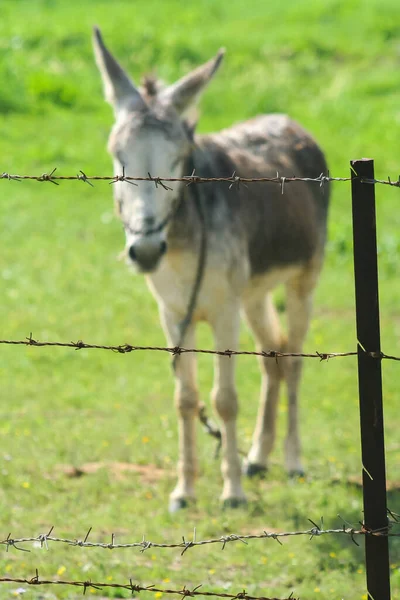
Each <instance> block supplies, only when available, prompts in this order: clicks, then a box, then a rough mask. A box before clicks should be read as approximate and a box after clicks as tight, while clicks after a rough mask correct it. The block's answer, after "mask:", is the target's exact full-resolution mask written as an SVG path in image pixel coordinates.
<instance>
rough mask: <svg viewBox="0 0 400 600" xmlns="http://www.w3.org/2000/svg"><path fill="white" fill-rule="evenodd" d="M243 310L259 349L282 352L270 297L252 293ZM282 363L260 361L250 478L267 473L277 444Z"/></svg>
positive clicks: (246, 466) (281, 339) (245, 298)
mask: <svg viewBox="0 0 400 600" xmlns="http://www.w3.org/2000/svg"><path fill="white" fill-rule="evenodd" d="M243 308H244V313H245V316H246V320H247V322H248V324H249V326H250V327H251V329H252V331H253V333H254V336H255V338H256V342H257V349H258V350H259V351H262V350H282V348H283V345H284V339H283V335H282V332H281V327H280V324H279V317H278V314H277V312H276V309H275V306H274V304H273V302H272V297H271V295H270V294H265V290H260V291H258V290H257V291H253V290H250V291H249V292H248V293H247V294H246V295H245V296H244V298H243ZM281 361H282V359H281ZM281 361H279V363H278V361H277V360H275V359H273V358H260V367H261V373H262V384H261V396H260V405H259V409H258V416H257V422H256V428H255V431H254V435H253V442H252V445H251V448H250V451H249V454H248V456H247V461H246V462H245V473H246V475H248V476H249V477H252V476H253V475H256V474H258V473H259V474H263V473H265V471H266V470H267V458H268V455H269V453H270V452H271V450H272V448H273V445H274V442H275V435H276V412H277V406H278V400H279V387H280V381H281V379H282V376H283V373H282V366H281Z"/></svg>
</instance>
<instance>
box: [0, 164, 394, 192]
mask: <svg viewBox="0 0 400 600" xmlns="http://www.w3.org/2000/svg"><path fill="white" fill-rule="evenodd" d="M56 169H57V167H55V168H54V169H53V170H52V171H50V173H43V174H42V175H13V174H10V173H6V172H3V173H2V174H1V175H0V179H7V180H8V181H23V180H33V181H41V182H50V183H53V184H55V185H59V183H58V182H60V181H83V182H84V183H89V184H90V185H92V186H93V184H92V183H90V182H91V181H108V182H109V183H111V184H112V183H117V182H126V183H132V184H135V182H140V181H152V182H153V183H154V184H155V186H156V187H158V186H159V185H160V186H161V187H163V188H164V189H166V190H169V189H171V188H170V187H169V186H168V185H167V184H168V183H173V182H182V183H186V184H187V185H191V184H193V183H217V182H219V183H221V182H225V183H228V184H229V189H231V188H232V187H233V186H239V185H240V184H243V185H247V184H249V183H277V184H278V185H280V186H281V190H282V193H283V190H284V186H285V185H286V184H287V183H293V182H296V181H303V182H308V183H318V184H319V186H320V187H323V186H324V185H325V184H326V183H328V182H331V181H351V177H331V176H330V175H329V173H328V174H327V175H324V174H323V173H321V174H320V175H318V177H297V176H295V175H293V176H292V177H287V176H282V175H279V173H277V174H276V176H275V177H239V176H238V175H236V172H233V173H232V175H231V176H229V177H200V176H199V175H195V173H194V172H193V173H192V174H191V175H184V176H182V177H160V176H157V177H154V176H152V175H150V173H148V175H147V177H131V176H127V175H125V167H123V168H122V174H121V175H91V176H89V175H86V174H85V173H84V172H83V171H82V170H80V171H79V173H78V174H77V175H54V173H55V171H56ZM360 181H361V183H366V184H370V185H375V184H382V185H388V186H391V187H398V188H400V176H399V177H398V179H394V180H393V179H392V178H391V177H390V176H389V177H387V179H367V178H362V177H360Z"/></svg>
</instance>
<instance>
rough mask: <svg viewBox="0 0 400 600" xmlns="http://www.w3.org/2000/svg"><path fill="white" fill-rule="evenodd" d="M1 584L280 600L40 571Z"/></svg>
mask: <svg viewBox="0 0 400 600" xmlns="http://www.w3.org/2000/svg"><path fill="white" fill-rule="evenodd" d="M0 583H24V584H25V585H68V586H74V587H79V588H82V589H83V594H85V593H86V590H88V589H92V590H93V589H94V590H102V589H104V588H112V589H123V590H128V591H130V592H131V593H132V594H134V593H135V592H136V593H139V592H151V593H152V594H174V595H178V596H181V597H182V598H187V597H191V598H194V597H195V596H207V597H214V598H232V599H234V600H239V599H240V600H278V598H270V597H267V596H250V595H249V594H247V593H246V590H243V591H241V592H238V593H237V594H228V593H225V592H213V591H208V592H207V591H203V590H200V588H201V584H200V585H197V586H196V587H194V588H193V589H189V588H187V587H186V586H185V585H184V586H183V587H182V588H181V589H179V590H171V589H165V588H158V587H155V586H154V585H147V586H143V585H140V584H137V583H133V581H132V579H129V582H128V583H110V582H109V581H108V582H107V583H104V582H93V581H91V580H90V579H89V580H87V581H64V580H62V579H40V578H39V573H38V570H37V569H36V574H35V575H34V576H33V577H31V578H30V579H24V578H22V577H0ZM285 600H296V599H295V598H294V597H293V593H291V594H290V596H288V597H287V598H286V599H285Z"/></svg>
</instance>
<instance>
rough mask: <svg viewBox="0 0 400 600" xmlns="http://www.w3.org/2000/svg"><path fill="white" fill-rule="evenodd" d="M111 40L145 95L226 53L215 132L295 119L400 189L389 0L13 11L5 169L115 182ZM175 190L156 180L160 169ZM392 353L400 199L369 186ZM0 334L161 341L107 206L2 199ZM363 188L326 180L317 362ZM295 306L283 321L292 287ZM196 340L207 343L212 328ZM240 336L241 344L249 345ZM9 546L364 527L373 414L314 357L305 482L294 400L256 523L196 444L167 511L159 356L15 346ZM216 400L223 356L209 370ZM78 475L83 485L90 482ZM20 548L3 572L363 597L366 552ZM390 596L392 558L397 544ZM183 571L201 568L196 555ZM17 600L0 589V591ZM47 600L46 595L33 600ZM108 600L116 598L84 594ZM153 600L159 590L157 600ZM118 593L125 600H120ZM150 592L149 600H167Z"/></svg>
mask: <svg viewBox="0 0 400 600" xmlns="http://www.w3.org/2000/svg"><path fill="white" fill-rule="evenodd" d="M94 24H97V25H99V26H100V27H101V29H102V32H103V34H104V38H105V41H106V43H107V44H108V46H109V47H110V49H111V50H112V52H113V53H114V54H115V56H117V57H118V59H119V60H120V62H121V64H123V66H124V67H125V68H126V69H127V70H128V71H129V73H130V74H131V76H132V77H133V79H134V80H135V81H136V82H139V81H140V78H141V76H142V74H144V73H148V72H155V73H156V74H157V75H158V76H160V77H161V78H162V79H164V80H165V81H167V82H173V81H174V80H175V79H177V78H178V77H180V76H182V75H183V74H185V73H186V72H188V71H189V70H190V69H192V68H194V67H196V66H197V65H198V64H200V63H202V62H204V61H206V60H208V59H209V58H210V57H211V56H213V55H214V54H215V52H216V51H217V50H218V48H220V47H221V46H224V47H225V48H226V50H227V54H226V57H225V61H224V64H223V68H222V69H221V70H220V71H219V72H218V75H217V76H216V77H215V79H213V81H212V83H211V84H210V86H209V88H208V89H207V91H206V93H205V94H204V96H203V97H202V100H201V103H200V114H201V117H200V120H199V126H198V130H199V132H208V131H213V130H218V129H220V128H223V127H228V126H229V125H231V124H232V123H234V122H237V121H241V120H244V119H246V118H250V117H252V116H254V115H256V114H259V113H267V112H283V113H288V114H290V116H291V117H293V118H295V119H296V120H298V121H299V122H300V123H301V124H302V125H303V126H304V127H306V128H307V129H308V130H309V131H310V132H311V133H312V134H313V135H314V137H315V138H316V139H317V140H318V142H319V143H320V145H321V146H322V148H323V149H324V150H325V152H326V155H327V159H328V164H329V168H330V174H331V175H332V176H337V177H340V176H343V177H346V176H348V175H349V161H350V160H351V159H356V158H361V157H371V158H374V159H375V174H376V177H378V178H382V179H386V178H387V177H388V176H390V177H391V178H392V179H397V178H398V176H399V168H400V165H399V158H400V157H399V142H398V140H399V131H400V68H399V67H400V7H399V4H398V1H397V0H383V1H382V0H368V2H362V1H361V0H359V1H356V0H347V1H346V2H344V1H339V0H311V1H310V0H308V1H307V2H306V1H305V0H296V1H295V0H288V1H287V2H285V3H265V2H243V1H242V0H230V1H229V2H227V1H225V0H198V1H197V2H181V1H178V0H164V1H163V2H161V1H155V0H146V1H143V0H136V2H131V1H122V0H114V1H113V2H108V1H100V0H80V1H78V0H69V1H68V2H64V1H61V0H47V1H46V0H30V1H25V0H2V2H1V18H0V132H1V134H0V173H2V172H7V173H12V174H20V175H41V174H42V173H44V172H47V173H48V172H50V171H51V170H52V169H53V168H54V167H57V171H56V173H57V174H60V175H75V174H76V173H78V172H79V170H80V169H81V170H82V171H84V172H85V173H86V174H87V175H111V174H112V165H111V160H110V157H109V156H108V155H107V152H106V143H107V138H108V133H109V130H110V127H111V125H112V123H113V115H112V111H111V108H110V107H109V106H108V105H106V104H105V102H104V100H103V91H102V86H101V81H100V76H99V74H98V71H97V68H96V66H95V64H94V60H93V55H92V47H91V29H92V26H93V25H94ZM157 175H163V174H157ZM376 192H377V204H378V240H379V269H380V283H381V318H382V337H383V341H382V348H383V350H384V351H385V352H386V353H388V354H397V355H398V354H400V351H399V343H398V342H399V334H400V310H399V301H400V284H399V251H400V237H399V226H400V211H399V202H400V197H399V189H398V188H389V187H386V186H377V190H376ZM0 198H1V202H0V227H1V229H0V230H1V239H2V247H1V252H0V282H1V290H2V294H1V310H0V330H1V337H2V338H6V339H24V338H25V337H26V336H28V335H29V334H30V332H32V334H33V337H34V338H36V339H40V340H63V341H70V340H78V339H82V340H84V341H87V342H92V343H105V344H122V343H125V342H128V343H131V344H148V345H159V344H160V345H163V344H164V337H163V334H162V331H161V328H160V326H159V322H158V314H157V308H156V305H155V302H154V300H153V299H152V297H151V295H150V293H149V292H148V290H147V289H146V286H145V282H144V280H143V279H142V278H141V277H138V276H136V277H134V276H132V274H131V273H130V272H129V271H128V269H127V268H126V267H125V265H124V264H123V263H121V262H118V261H117V260H116V257H117V255H118V253H119V251H120V250H121V249H122V247H123V245H124V235H123V232H122V228H121V225H120V224H119V223H118V221H117V220H116V219H115V217H114V212H113V204H112V190H111V189H110V186H109V185H107V183H105V182H99V183H97V184H95V186H94V187H93V188H91V187H90V186H88V185H84V184H83V183H82V182H77V181H75V182H74V181H73V182H65V183H62V184H61V185H60V186H55V185H53V184H51V183H40V182H35V181H32V182H29V181H23V182H16V181H7V180H5V179H4V180H1V181H0ZM352 260H353V259H352V234H351V201H350V184H349V183H334V184H333V196H332V205H331V213H330V221H329V241H328V246H327V256H326V263H325V268H324V271H323V275H322V277H321V282H320V285H319V287H318V291H317V294H316V299H315V311H314V318H313V322H312V326H311V330H310V333H309V336H308V338H307V343H306V348H305V349H306V350H309V351H310V352H313V351H315V350H319V351H323V352H331V351H332V352H335V351H337V352H340V351H348V350H354V349H355V346H356V337H355V324H354V292H353V273H352V268H353V267H352ZM277 300H278V302H279V304H280V305H281V306H282V307H283V306H284V298H283V295H282V293H281V291H279V290H278V292H277ZM198 345H199V346H203V347H210V346H211V345H212V339H211V336H210V333H209V331H208V330H207V328H206V327H200V331H199V340H198ZM253 348H254V346H253V342H252V339H251V336H250V333H249V332H248V331H247V329H246V328H245V327H243V331H242V337H241V349H253ZM0 352H1V360H0V377H1V390H2V392H1V397H2V405H1V408H0V441H1V448H0V531H1V532H2V533H0V537H2V535H3V534H4V538H6V536H7V534H8V532H9V531H12V534H13V536H15V537H16V536H26V535H37V534H38V533H41V532H42V530H43V531H44V530H46V529H49V528H50V526H52V525H54V526H55V527H56V529H55V532H56V534H57V535H60V536H61V535H65V536H67V537H72V538H74V537H84V535H85V533H86V531H87V529H88V527H89V526H93V533H92V534H91V536H92V538H93V540H95V539H97V540H103V539H107V540H108V539H109V537H110V535H111V533H112V532H114V533H117V534H118V538H119V539H120V540H121V541H122V540H124V541H135V540H140V539H141V536H142V534H146V535H147V536H148V537H149V538H150V539H153V540H154V541H162V540H166V541H170V542H171V541H173V540H177V541H180V539H181V536H182V535H186V536H189V535H192V532H193V527H194V526H196V528H197V532H198V533H197V536H198V538H202V537H206V536H210V537H212V536H219V535H222V534H225V533H232V532H236V533H237V532H241V533H248V532H259V531H262V530H264V529H267V530H288V529H289V530H290V529H307V528H308V527H309V522H308V521H307V519H308V518H311V519H313V520H317V521H318V520H319V519H320V517H321V515H323V516H324V518H325V525H326V526H339V527H340V526H341V524H342V521H341V520H340V519H339V520H338V517H337V514H338V513H340V515H341V516H342V517H343V518H345V519H346V520H348V521H350V522H354V523H358V521H360V520H362V500H361V490H360V487H359V476H360V473H361V461H360V455H359V431H358V430H359V421H358V396H357V380H356V372H357V371H356V362H355V361H354V360H353V359H352V358H348V359H335V360H331V361H329V362H324V363H317V362H314V361H307V363H306V365H305V373H304V380H303V385H302V403H301V406H302V416H301V421H302V437H303V446H304V455H305V463H306V467H307V478H306V479H305V480H301V481H299V482H296V483H291V484H289V483H288V481H287V479H286V475H285V473H284V470H283V460H282V440H283V436H284V431H285V413H286V400H285V398H284V397H283V398H282V402H281V404H280V423H279V441H278V445H277V448H276V451H275V452H274V454H273V457H272V465H271V470H270V473H269V476H268V478H267V479H266V480H265V481H262V482H253V481H252V482H246V490H247V493H248V496H249V506H248V508H247V509H243V510H239V511H237V512H233V513H227V512H222V511H221V509H220V507H219V504H218V496H219V493H220V488H221V479H220V473H219V463H218V461H215V460H214V459H213V453H214V446H213V443H212V442H211V441H210V440H209V439H208V438H207V437H206V436H205V434H204V433H203V432H202V431H199V452H200V458H201V469H202V473H201V478H200V480H199V488H198V494H199V501H198V504H197V506H196V507H194V508H192V509H191V510H190V511H188V512H186V513H184V514H182V515H178V516H176V517H174V518H172V517H171V516H169V515H168V513H167V498H168V493H169V491H170V490H171V489H172V487H173V485H174V471H175V462H176V457H177V442H176V440H177V431H176V429H177V427H176V418H175V412H174V407H173V401H172V394H173V381H172V376H171V374H170V363H169V357H168V356H167V355H165V356H164V355H159V354H156V353H141V354H139V353H137V354H130V355H115V354H113V353H109V352H101V351H95V350H82V351H79V352H75V351H72V350H63V349H47V348H43V349H36V348H21V347H7V346H1V347H0ZM199 367H200V368H199V382H200V387H201V390H202V399H203V400H205V401H206V402H208V395H209V391H210V389H211V386H212V360H211V358H210V357H203V358H202V359H200V361H199ZM383 367H384V385H385V416H386V434H387V463H388V464H387V469H388V480H389V489H390V490H391V491H390V492H389V506H390V507H391V508H392V510H396V509H397V510H399V509H400V503H399V500H398V489H399V485H400V484H399V483H398V482H399V480H400V468H399V464H400V444H399V442H398V414H397V413H398V402H397V397H398V385H397V382H398V377H399V372H398V369H399V367H397V366H396V365H393V364H387V363H384V365H383ZM238 388H239V393H240V399H241V413H240V418H239V424H238V427H239V433H240V439H241V443H240V445H241V447H242V448H243V449H245V450H247V449H248V448H249V445H250V440H251V435H252V429H253V425H254V419H255V414H256V409H257V400H258V393H259V375H258V365H257V362H256V360H255V359H253V358H251V357H243V358H242V359H239V360H238ZM78 475H80V476H78ZM30 549H31V550H32V552H31V553H30V554H27V553H22V552H17V551H15V549H10V551H9V552H8V553H7V554H6V553H5V552H4V553H3V554H2V555H1V556H0V571H1V572H2V573H5V574H9V575H11V576H13V577H18V576H20V577H31V576H33V575H34V569H35V568H36V567H39V571H40V574H41V576H42V577H49V578H57V577H58V578H61V577H62V578H66V579H75V580H85V579H88V578H91V579H92V581H95V580H96V579H97V580H99V579H100V580H104V579H105V578H109V579H107V580H108V581H110V582H111V581H114V582H115V581H118V580H124V581H125V580H127V578H128V577H130V576H133V577H134V579H135V581H137V582H140V583H147V584H149V583H157V584H160V585H165V587H168V586H172V585H177V586H182V585H183V584H187V585H188V586H189V587H190V586H192V585H197V584H199V583H203V584H204V587H205V588H206V587H207V589H209V588H212V589H217V588H218V589H225V590H231V591H235V592H237V591H240V590H241V589H243V588H244V587H245V588H246V590H247V591H248V593H254V594H263V595H265V596H274V595H275V596H280V597H283V596H284V595H286V596H287V595H289V594H290V592H291V591H292V590H293V591H294V596H295V597H297V596H302V597H305V596H307V597H309V598H318V597H322V596H323V597H324V598H350V597H351V598H359V599H361V598H365V599H366V597H367V596H366V592H365V572H364V566H363V548H362V547H360V548H358V547H357V546H355V545H354V544H352V543H351V541H350V540H348V539H343V538H340V539H338V538H332V537H329V538H328V537H326V538H324V539H318V540H313V541H312V542H309V541H308V539H307V538H306V539H303V538H302V539H297V538H296V539H295V540H293V541H292V539H291V541H290V543H289V542H284V545H283V546H282V547H281V546H279V545H278V544H276V543H275V542H273V540H266V541H257V540H256V541H254V542H252V543H251V547H250V546H249V547H247V546H245V545H244V544H238V545H231V546H230V547H227V548H226V550H225V552H224V553H221V552H220V549H219V548H218V549H214V548H211V549H209V548H208V547H207V548H201V549H196V550H193V552H192V551H190V552H192V554H190V552H188V553H186V554H185V555H184V556H183V557H182V558H181V557H180V555H179V553H171V552H168V551H164V552H163V553H160V552H156V551H154V552H152V551H149V552H148V553H146V554H144V555H139V554H138V552H137V551H131V550H129V551H127V550H126V551H123V552H121V551H118V552H113V554H112V556H111V555H110V554H108V553H105V552H104V551H101V550H93V551H91V550H90V549H89V550H83V549H79V551H78V549H76V548H69V547H66V548H64V547H62V548H60V547H59V546H56V545H53V546H50V550H49V551H48V552H47V551H44V550H40V549H38V548H30ZM391 552H392V554H391V572H392V585H393V597H396V594H398V593H399V590H400V569H399V564H400V548H399V546H398V545H396V544H393V546H392V548H391ZM188 556H189V558H188ZM3 585H4V584H3ZM21 589H23V590H24V591H18V590H20V587H18V586H17V585H15V586H14V587H12V586H10V587H7V588H6V587H5V586H4V587H3V588H1V589H0V597H4V598H8V597H10V596H13V595H20V594H26V595H27V597H32V598H55V597H57V598H59V597H71V598H73V597H75V595H74V593H71V592H70V591H68V589H64V588H60V589H57V591H56V593H55V592H54V590H53V589H51V587H49V588H45V587H43V588H40V590H39V589H36V588H32V589H28V588H27V586H25V588H24V587H23V586H22V588H21ZM39 592H40V593H39ZM89 592H90V593H93V594H94V595H97V596H98V597H105V596H107V597H108V596H110V595H112V594H114V595H115V594H118V593H120V592H117V591H115V590H114V591H113V590H108V591H107V590H103V591H96V590H92V589H91V590H89V591H88V593H89ZM148 596H149V597H150V594H149V595H148ZM115 597H118V596H115ZM151 597H153V595H151Z"/></svg>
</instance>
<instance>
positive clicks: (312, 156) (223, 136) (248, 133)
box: [195, 114, 330, 275]
mask: <svg viewBox="0 0 400 600" xmlns="http://www.w3.org/2000/svg"><path fill="white" fill-rule="evenodd" d="M196 143H197V146H198V149H199V150H198V155H197V160H196V163H195V165H196V172H197V173H198V174H199V175H204V176H209V177H221V176H226V177H229V176H230V175H232V174H233V173H235V174H236V175H237V176H239V177H243V178H249V179H251V178H268V177H271V178H274V177H277V175H278V176H279V177H280V178H282V177H283V178H285V177H293V176H297V177H301V178H310V179H316V178H317V177H319V175H321V174H326V173H327V170H328V167H327V164H326V160H325V157H324V154H323V153H322V151H321V149H320V148H319V146H318V144H317V143H316V142H315V140H314V139H313V138H312V137H311V135H310V134H309V133H308V132H307V131H306V130H305V129H303V128H302V127H301V126H300V125H299V124H298V123H296V122H295V121H293V120H292V119H290V118H289V117H288V116H286V115H281V114H272V115H262V116H258V117H256V118H253V119H251V120H248V121H245V122H243V123H239V124H237V125H234V126H233V127H230V128H228V129H224V130H222V131H220V132H219V133H216V134H211V135H205V136H199V138H198V139H197V140H196ZM207 194H208V196H209V198H208V202H207V198H205V200H204V201H205V203H206V204H207V209H206V213H207V215H208V218H209V222H210V223H209V226H210V229H211V230H212V229H213V225H212V224H213V220H215V214H217V213H221V211H222V210H223V211H224V212H225V214H226V215H229V217H228V216H227V218H226V221H225V227H224V225H223V224H222V225H219V227H220V230H221V231H222V230H223V229H224V228H230V229H232V228H233V229H234V230H235V232H233V235H235V234H236V235H237V236H239V238H240V237H241V235H242V236H244V237H245V238H246V242H247V250H248V258H249V263H250V274H251V275H259V274H261V273H264V272H265V271H268V270H269V269H273V268H275V267H276V268H279V267H285V266H288V267H289V266H294V265H300V264H308V263H309V262H310V261H314V263H316V262H318V263H321V261H322V257H323V248H324V244H325V238H326V221H327V214H328V204H329V195H330V189H329V182H324V184H323V186H321V184H320V183H319V182H286V184H285V181H284V179H283V180H282V179H281V183H280V184H279V183H277V182H262V183H249V184H247V185H240V184H238V186H236V187H234V186H231V187H230V188H228V187H227V185H226V184H223V183H221V184H219V185H218V184H217V185H216V186H214V189H213V190H208V192H207ZM239 232H240V233H239ZM231 233H232V232H231ZM237 241H238V242H239V239H238V240H237Z"/></svg>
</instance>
